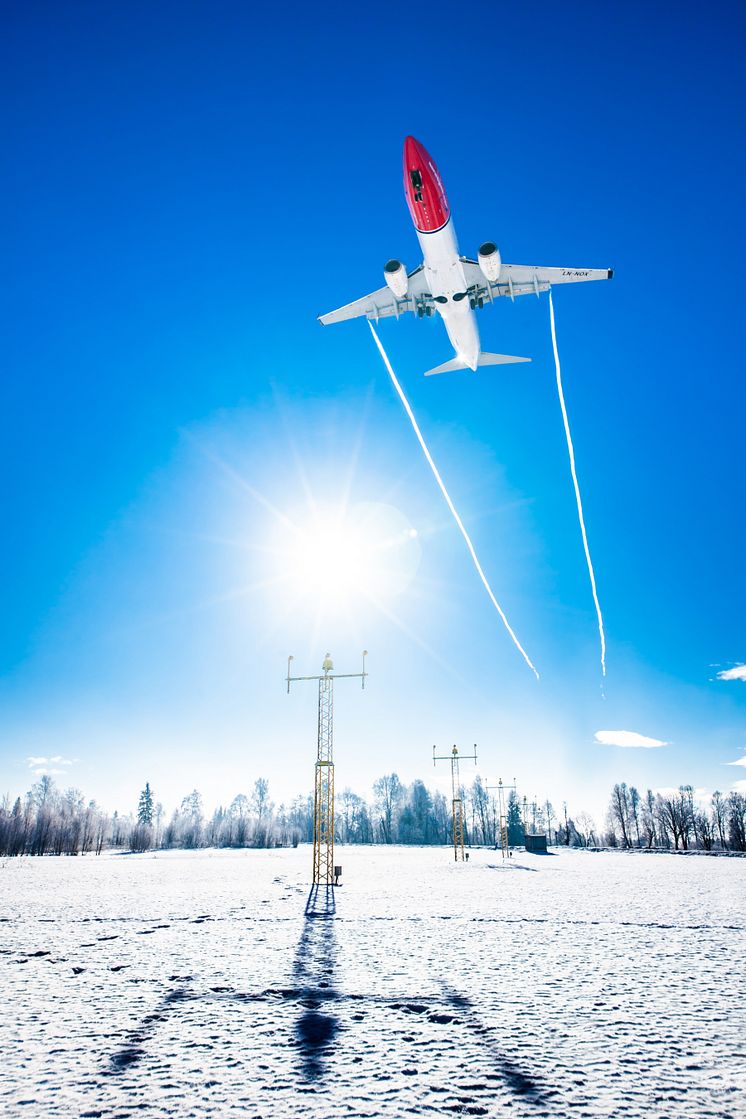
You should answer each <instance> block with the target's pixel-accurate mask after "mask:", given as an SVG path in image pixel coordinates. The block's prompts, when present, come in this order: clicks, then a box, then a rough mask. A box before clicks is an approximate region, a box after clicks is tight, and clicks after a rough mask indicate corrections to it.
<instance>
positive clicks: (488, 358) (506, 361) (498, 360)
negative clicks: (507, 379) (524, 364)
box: [479, 354, 531, 365]
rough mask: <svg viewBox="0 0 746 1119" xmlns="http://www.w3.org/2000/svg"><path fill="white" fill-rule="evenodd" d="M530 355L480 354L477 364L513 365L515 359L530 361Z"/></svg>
mask: <svg viewBox="0 0 746 1119" xmlns="http://www.w3.org/2000/svg"><path fill="white" fill-rule="evenodd" d="M530 360H531V358H530V357H510V355H509V354H480V355H479V365H514V364H515V363H516V362H517V361H530Z"/></svg>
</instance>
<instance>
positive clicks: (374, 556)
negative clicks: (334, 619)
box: [281, 502, 420, 609]
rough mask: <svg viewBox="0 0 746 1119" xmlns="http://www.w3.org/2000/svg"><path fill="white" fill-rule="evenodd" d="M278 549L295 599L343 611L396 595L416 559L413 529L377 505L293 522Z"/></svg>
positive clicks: (321, 512) (403, 587)
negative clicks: (289, 535)
mask: <svg viewBox="0 0 746 1119" xmlns="http://www.w3.org/2000/svg"><path fill="white" fill-rule="evenodd" d="M281 550H282V552H283V554H284V560H285V567H286V574H287V579H288V581H289V583H290V586H291V588H292V589H293V591H294V592H295V594H296V595H297V596H300V597H302V598H309V599H313V600H315V601H316V602H318V603H321V604H323V605H324V606H325V607H332V606H334V605H335V604H336V605H338V606H340V607H343V608H345V609H347V608H349V606H350V605H351V604H354V602H355V600H358V599H360V598H367V599H370V600H373V601H376V602H380V601H384V600H386V599H388V598H389V597H391V596H392V595H396V594H400V593H401V592H402V591H404V590H406V588H407V587H408V586H409V585H410V583H411V582H412V579H413V578H414V576H415V573H416V571H417V567H418V565H419V561H420V544H419V539H418V534H417V531H416V529H414V528H413V527H412V526H411V525H410V523H409V522H408V521H407V519H406V517H404V515H403V514H402V513H401V512H400V511H399V510H398V509H396V508H394V507H393V506H391V505H385V504H382V503H377V502H362V503H359V504H356V505H352V506H350V507H347V508H344V509H341V510H338V509H337V510H318V511H317V512H316V513H315V514H314V515H313V516H312V517H311V518H310V519H309V520H308V521H307V522H306V523H303V524H296V526H295V531H294V532H293V534H292V538H291V539H290V540H286V542H285V545H284V546H283V548H282V549H281Z"/></svg>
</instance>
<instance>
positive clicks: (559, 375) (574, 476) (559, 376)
mask: <svg viewBox="0 0 746 1119" xmlns="http://www.w3.org/2000/svg"><path fill="white" fill-rule="evenodd" d="M549 321H550V323H551V325H552V346H553V348H554V364H555V367H556V369H557V392H558V394H559V402H560V408H561V409H562V420H563V422H564V425H565V435H566V436H567V451H568V454H569V456H570V473H571V474H572V484H573V486H574V487H575V500H576V501H577V505H578V520H579V521H580V532H581V535H582V537H583V548H584V550H585V558H586V562H587V564H588V574H589V575H590V577H591V590H592V592H593V601H594V603H595V605H596V615H597V616H598V635H599V637H600V638H601V672H602V674H603V675H604V676H605V675H606V637H605V635H604V619H603V615H602V614H601V606H600V604H599V601H598V594H597V592H596V576H595V575H594V574H593V564H592V563H591V553H590V550H589V548H588V537H587V536H586V532H585V520H584V519H583V503H582V501H581V500H580V486H579V485H578V476H577V474H576V472H575V451H574V450H573V445H572V436H571V435H570V424H569V421H568V419H567V409H566V408H565V394H564V393H563V392H562V373H561V371H560V359H559V353H558V352H557V332H556V330H555V327H554V304H553V303H552V289H551V288H550V289H549Z"/></svg>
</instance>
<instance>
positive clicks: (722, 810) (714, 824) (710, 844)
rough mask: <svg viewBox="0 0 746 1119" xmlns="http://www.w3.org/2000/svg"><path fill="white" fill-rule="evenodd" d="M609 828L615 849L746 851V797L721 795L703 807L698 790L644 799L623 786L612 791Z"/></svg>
mask: <svg viewBox="0 0 746 1119" xmlns="http://www.w3.org/2000/svg"><path fill="white" fill-rule="evenodd" d="M606 824H607V830H606V833H605V835H604V837H603V839H604V843H605V845H606V846H609V847H625V848H630V847H645V848H648V849H653V848H667V849H670V848H673V850H676V851H678V850H682V851H688V850H691V849H694V850H700V851H713V850H721V851H728V850H731V851H746V797H745V796H744V795H743V794H742V793H739V792H731V793H728V794H727V796H724V795H723V793H721V792H719V791H717V790H716V791H715V792H714V793H713V794H712V796H711V797H710V799H709V803H707V804H702V803H701V802H698V801H697V800H696V799H695V795H694V788H693V786H692V785H679V787H678V789H676V790H670V791H667V792H659V793H654V792H653V791H652V790H651V789H648V790H647V791H646V793H645V795H644V796H640V793H639V792H638V791H637V789H636V788H635V787H634V785H630V786H629V787H628V786H627V785H626V784H625V783H624V782H622V783H621V784H619V785H615V786H614V788H613V789H612V792H611V801H610V802H609V809H608V813H607V819H606Z"/></svg>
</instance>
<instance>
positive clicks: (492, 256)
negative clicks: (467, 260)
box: [478, 241, 502, 284]
mask: <svg viewBox="0 0 746 1119" xmlns="http://www.w3.org/2000/svg"><path fill="white" fill-rule="evenodd" d="M478 260H479V267H480V268H481V269H482V272H483V274H484V276H485V278H486V279H488V280H489V282H490V283H491V284H496V283H497V281H498V280H499V279H500V266H501V264H502V260H501V259H500V250H499V249H498V247H497V245H493V243H492V241H485V243H484V244H483V245H480V246H479V257H478Z"/></svg>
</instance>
